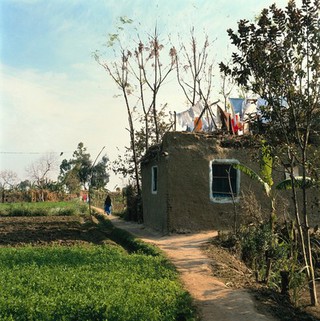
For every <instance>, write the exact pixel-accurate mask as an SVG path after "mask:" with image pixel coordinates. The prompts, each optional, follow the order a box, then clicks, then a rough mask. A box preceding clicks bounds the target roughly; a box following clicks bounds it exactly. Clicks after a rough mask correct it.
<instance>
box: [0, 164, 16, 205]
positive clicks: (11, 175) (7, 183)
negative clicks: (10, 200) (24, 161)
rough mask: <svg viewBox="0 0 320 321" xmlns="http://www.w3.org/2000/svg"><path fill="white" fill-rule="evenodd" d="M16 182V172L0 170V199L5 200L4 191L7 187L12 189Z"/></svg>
mask: <svg viewBox="0 0 320 321" xmlns="http://www.w3.org/2000/svg"><path fill="white" fill-rule="evenodd" d="M17 183H18V176H17V173H15V172H13V171H10V170H4V171H1V172H0V188H1V201H2V203H4V202H5V191H6V190H8V189H12V188H14V187H15V186H16V184H17Z"/></svg>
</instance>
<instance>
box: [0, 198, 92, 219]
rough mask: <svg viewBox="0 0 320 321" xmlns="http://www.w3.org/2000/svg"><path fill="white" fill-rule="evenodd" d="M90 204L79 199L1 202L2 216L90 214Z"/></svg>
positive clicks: (0, 213)
mask: <svg viewBox="0 0 320 321" xmlns="http://www.w3.org/2000/svg"><path fill="white" fill-rule="evenodd" d="M88 211H89V210H88V205H87V204H85V203H81V202H79V201H71V202H37V203H26V202H25V203H0V216H50V215H67V216H69V215H78V214H88Z"/></svg>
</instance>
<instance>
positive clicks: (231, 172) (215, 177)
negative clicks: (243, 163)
mask: <svg viewBox="0 0 320 321" xmlns="http://www.w3.org/2000/svg"><path fill="white" fill-rule="evenodd" d="M238 163H239V162H238V161H237V160H231V159H219V160H213V161H212V162H211V164H210V184H211V186H210V198H211V200H212V201H221V202H229V201H232V200H233V199H235V198H236V199H237V197H238V195H239V192H240V172H239V170H237V169H235V168H234V167H233V166H232V165H233V164H238Z"/></svg>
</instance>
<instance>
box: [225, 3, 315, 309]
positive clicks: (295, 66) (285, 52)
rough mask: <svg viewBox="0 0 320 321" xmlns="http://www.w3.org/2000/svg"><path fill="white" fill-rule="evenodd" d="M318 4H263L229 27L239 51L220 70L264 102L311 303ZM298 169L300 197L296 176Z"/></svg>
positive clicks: (269, 138)
mask: <svg viewBox="0 0 320 321" xmlns="http://www.w3.org/2000/svg"><path fill="white" fill-rule="evenodd" d="M319 11H320V4H319V1H318V0H312V1H311V0H302V7H301V8H298V7H297V6H296V4H295V1H292V0H291V1H289V2H288V5H287V7H286V8H285V9H280V8H277V6H276V5H275V4H274V5H272V6H270V7H269V8H266V9H263V10H262V12H261V15H260V16H259V17H258V19H257V21H256V23H251V22H249V21H247V20H241V21H240V22H239V23H238V30H237V31H236V32H235V31H233V30H231V29H230V30H228V34H229V37H230V39H231V42H232V44H234V45H235V46H236V48H237V52H234V53H233V54H232V65H231V66H227V65H225V64H224V63H221V64H220V69H221V70H222V71H223V72H225V73H226V74H227V75H232V76H233V77H234V79H235V80H236V82H237V83H238V84H239V85H241V86H244V87H245V88H246V90H248V91H249V92H253V93H255V94H257V95H259V96H260V97H262V98H263V99H265V100H266V101H267V105H266V106H265V107H264V108H261V119H263V120H264V122H265V123H266V124H265V125H264V126H263V135H264V137H265V138H266V140H267V141H268V144H269V145H270V146H271V147H272V148H273V152H277V156H278V157H279V160H280V162H281V163H282V164H283V165H284V166H286V169H287V172H288V174H289V176H290V180H291V191H292V199H293V205H294V214H295V218H296V223H297V227H298V231H299V236H300V245H301V247H302V251H303V257H304V261H305V266H306V273H307V277H308V280H309V288H310V297H311V304H312V305H317V303H318V301H317V295H316V287H315V277H314V268H313V262H312V255H311V244H310V228H309V222H308V207H307V203H308V201H307V188H308V177H310V176H311V177H310V178H311V179H313V178H314V177H312V175H314V170H313V168H312V163H313V159H312V148H314V146H312V145H311V144H310V142H311V140H310V139H311V137H312V136H315V137H319V133H318V130H319V119H320V105H319V104H320V103H319V101H320V90H319V88H320V22H319ZM297 165H298V166H299V167H300V169H301V171H302V175H301V176H302V183H301V189H300V190H299V193H300V192H301V198H302V202H299V197H298V189H297V188H296V179H295V176H294V169H295V166H297Z"/></svg>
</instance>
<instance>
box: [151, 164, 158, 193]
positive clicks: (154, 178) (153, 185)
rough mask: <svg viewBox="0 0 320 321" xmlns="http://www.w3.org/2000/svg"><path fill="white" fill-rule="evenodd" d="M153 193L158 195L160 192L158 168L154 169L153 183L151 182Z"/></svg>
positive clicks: (154, 167)
mask: <svg viewBox="0 0 320 321" xmlns="http://www.w3.org/2000/svg"><path fill="white" fill-rule="evenodd" d="M151 185H152V186H151V192H152V193H153V194H156V193H157V191H158V167H157V166H153V167H152V182H151Z"/></svg>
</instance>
